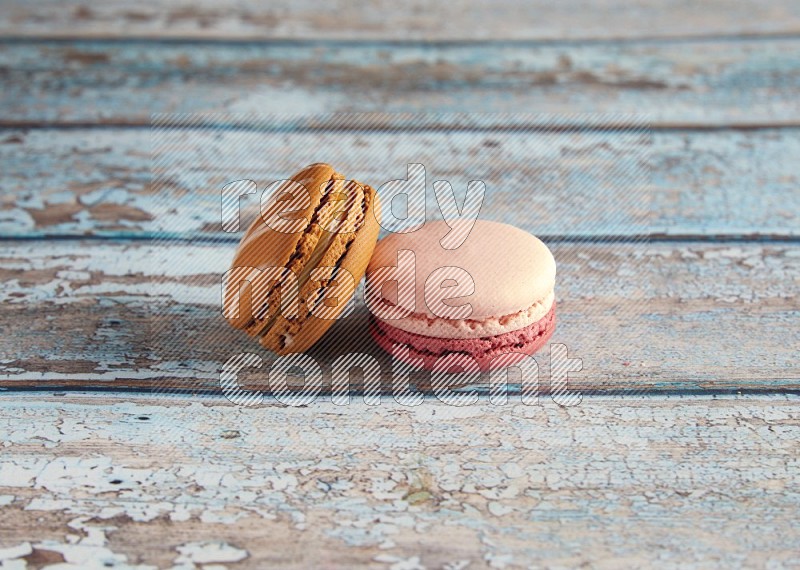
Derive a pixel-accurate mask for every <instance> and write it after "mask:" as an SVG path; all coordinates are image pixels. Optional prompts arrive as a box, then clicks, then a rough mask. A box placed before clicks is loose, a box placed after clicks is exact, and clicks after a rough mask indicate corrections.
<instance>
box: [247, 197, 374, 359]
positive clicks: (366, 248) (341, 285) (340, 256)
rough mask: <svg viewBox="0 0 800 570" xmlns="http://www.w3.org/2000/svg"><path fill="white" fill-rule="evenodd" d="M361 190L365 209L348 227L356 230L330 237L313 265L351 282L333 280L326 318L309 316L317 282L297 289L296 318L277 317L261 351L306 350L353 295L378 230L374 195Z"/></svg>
mask: <svg viewBox="0 0 800 570" xmlns="http://www.w3.org/2000/svg"><path fill="white" fill-rule="evenodd" d="M362 188H363V195H364V208H365V209H364V211H363V213H362V215H361V216H360V217H359V219H358V220H357V221H356V223H357V226H352V225H351V226H350V227H353V228H354V229H355V230H356V231H354V232H346V231H342V232H340V233H338V234H336V235H334V236H333V240H332V241H331V244H330V246H329V247H328V250H327V251H326V252H325V255H324V256H323V258H322V260H321V261H320V263H319V264H318V265H317V267H337V268H340V269H341V270H345V271H348V272H349V273H350V274H351V275H352V276H353V279H352V280H346V279H340V280H337V283H338V286H337V287H336V289H335V297H336V300H337V303H336V305H335V307H332V308H330V310H329V311H328V312H327V315H326V317H330V318H320V317H317V316H315V315H314V314H310V311H311V306H310V305H311V304H312V303H313V300H314V298H315V293H316V291H317V290H318V288H319V283H317V282H313V281H311V280H310V281H309V282H308V283H307V284H306V285H305V287H303V289H302V290H301V294H300V298H301V299H304V300H305V301H304V302H303V304H302V305H301V307H300V316H299V317H298V318H297V319H287V318H285V317H284V316H282V315H281V316H278V318H277V320H276V321H275V324H274V325H273V326H272V327H271V328H270V329H269V331H267V332H266V334H265V335H264V336H263V337H262V338H261V344H262V345H263V346H264V347H265V348H267V349H269V350H272V351H273V352H276V353H277V354H280V355H283V354H289V353H296V352H304V351H306V350H308V349H309V348H311V346H312V345H314V343H316V342H317V340H319V339H320V338H321V337H322V335H323V334H325V332H326V331H327V330H328V329H329V328H330V327H331V326H332V325H333V323H334V322H335V321H336V318H337V317H338V316H339V315H340V314H341V313H342V311H344V309H345V308H346V307H347V303H348V302H349V300H350V299H351V298H352V297H353V295H354V294H355V289H356V287H357V286H358V283H359V281H361V279H362V278H363V277H364V274H365V273H366V270H367V266H368V264H369V260H370V259H371V257H372V252H373V251H374V249H375V243H376V242H377V240H378V233H379V231H380V225H379V223H378V220H380V203H379V201H378V194H377V192H375V190H374V189H373V188H372V187H370V186H367V185H363V186H362ZM347 229H349V228H347ZM343 230H345V228H343ZM325 233H328V232H325ZM334 279H335V277H334ZM309 301H310V302H309ZM287 340H289V342H287Z"/></svg>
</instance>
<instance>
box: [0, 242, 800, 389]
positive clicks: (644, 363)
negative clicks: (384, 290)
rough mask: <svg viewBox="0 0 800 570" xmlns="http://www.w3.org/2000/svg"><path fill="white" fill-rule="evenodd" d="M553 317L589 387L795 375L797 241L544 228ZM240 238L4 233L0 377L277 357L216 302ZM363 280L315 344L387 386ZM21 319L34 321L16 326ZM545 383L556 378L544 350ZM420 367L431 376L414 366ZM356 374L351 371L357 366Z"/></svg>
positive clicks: (132, 374)
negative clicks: (343, 313)
mask: <svg viewBox="0 0 800 570" xmlns="http://www.w3.org/2000/svg"><path fill="white" fill-rule="evenodd" d="M549 245H550V247H551V248H552V250H553V252H554V255H555V257H556V260H557V263H558V268H559V270H558V271H559V273H558V284H557V299H558V303H559V304H558V319H559V321H558V323H559V324H558V329H557V331H556V334H555V336H554V337H553V340H552V342H553V343H564V344H566V345H567V347H568V349H569V354H570V357H573V358H581V359H582V360H583V371H581V372H578V373H573V374H572V375H571V377H570V378H571V379H570V385H571V386H572V387H573V388H574V389H576V390H580V391H581V392H584V393H590V392H599V393H614V392H624V393H629V394H634V393H640V392H674V391H678V392H686V391H694V390H712V391H714V390H716V391H733V390H737V389H743V390H767V391H776V390H789V389H792V390H796V389H800V367H798V362H797V350H796V347H797V346H798V345H800V327H798V326H797V324H798V318H800V297H799V296H798V290H800V251H799V250H798V247H797V246H796V245H791V244H785V245H780V244H774V245H769V244H760V245H756V244H741V245H724V244H708V243H652V244H650V245H649V246H647V245H645V244H639V243H628V244H626V243H573V242H551V243H549ZM234 248H235V244H223V245H219V244H216V245H215V244H189V243H173V244H169V243H160V244H155V245H153V244H148V243H147V242H133V243H131V242H124V241H123V242H109V243H103V242H97V241H93V242H71V241H58V242H40V241H30V242H13V241H12V242H7V243H6V245H5V248H4V252H3V255H2V259H0V267H1V268H2V270H1V271H2V274H0V280H1V281H2V282H3V294H2V301H3V302H2V306H1V307H0V335H2V338H3V339H4V340H3V344H2V354H1V355H0V356H1V360H2V364H0V373H1V374H2V380H0V385H1V386H3V387H6V388H14V387H17V388H19V387H23V386H29V387H47V386H52V387H59V386H63V387H73V388H75V387H105V388H125V387H127V388H141V389H159V388H169V389H180V390H189V391H192V390H197V391H208V390H211V391H215V390H216V391H219V388H220V383H219V378H220V377H219V371H220V369H221V367H222V365H223V364H224V363H225V362H226V361H227V360H228V359H229V358H230V357H232V356H234V355H236V354H239V353H241V352H255V353H257V354H259V355H261V356H262V357H263V361H264V366H263V368H261V369H251V370H247V371H244V372H243V373H242V375H241V383H242V384H243V385H245V386H248V387H251V388H253V389H257V390H264V389H266V388H268V386H269V375H268V368H269V366H270V365H271V363H272V361H273V358H272V356H271V355H269V354H268V353H266V352H264V351H263V350H262V349H260V347H258V345H256V344H255V343H254V342H253V340H252V339H251V338H249V337H247V336H246V335H244V334H243V333H240V332H239V331H234V330H233V329H231V328H230V327H229V326H228V325H227V323H226V322H225V321H224V319H223V318H222V315H221V308H220V302H221V301H220V299H221V278H220V276H221V274H222V273H223V272H224V271H225V270H227V269H228V267H229V263H230V260H231V259H232V257H233V251H234ZM362 297H363V296H362V295H361V293H359V294H358V295H357V296H356V299H357V303H356V306H355V308H354V311H353V314H351V315H350V316H348V317H346V318H343V319H342V320H340V321H339V322H338V323H336V324H335V325H334V327H333V328H332V329H331V330H330V331H329V333H328V334H327V335H326V337H325V339H323V341H322V342H321V343H319V344H318V345H317V346H315V347H314V348H313V349H312V350H311V351H310V352H309V353H308V354H309V355H310V356H311V357H312V358H314V359H316V360H317V361H318V362H319V364H320V365H321V366H322V368H323V373H324V375H325V381H326V382H330V368H329V367H330V365H331V363H332V362H333V361H334V359H336V358H337V357H339V356H342V355H344V354H348V353H357V352H363V353H366V354H372V355H374V356H375V357H376V358H377V359H378V361H379V363H380V366H381V371H382V374H383V376H382V377H383V380H384V387H385V388H387V389H388V388H389V387H391V379H392V369H391V361H390V359H389V358H388V357H387V356H386V355H384V354H382V353H381V352H380V351H379V350H378V349H377V347H376V346H375V344H374V343H373V341H372V340H371V338H370V337H369V335H368V333H367V331H366V322H367V318H368V312H367V311H366V310H365V308H364V307H363V305H362V303H361V301H362ZM22 323H24V326H21V325H22ZM537 360H538V361H539V363H540V367H541V370H540V377H539V378H540V382H539V384H540V389H541V392H542V393H544V392H546V391H548V390H549V358H548V354H547V353H544V354H541V355H539V356H538V357H537ZM412 380H414V381H415V382H422V383H425V382H426V381H427V380H428V376H427V375H424V374H421V375H419V376H416V377H414V378H412ZM353 386H354V387H357V386H358V384H357V381H356V379H354V384H353Z"/></svg>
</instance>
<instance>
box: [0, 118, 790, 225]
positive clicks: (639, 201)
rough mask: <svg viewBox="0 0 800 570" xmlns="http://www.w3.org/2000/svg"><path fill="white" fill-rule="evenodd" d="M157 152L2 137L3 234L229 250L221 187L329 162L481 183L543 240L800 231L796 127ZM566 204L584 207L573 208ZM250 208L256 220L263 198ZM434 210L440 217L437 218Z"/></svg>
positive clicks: (185, 140)
mask: <svg viewBox="0 0 800 570" xmlns="http://www.w3.org/2000/svg"><path fill="white" fill-rule="evenodd" d="M152 140H153V138H152V137H151V133H150V132H149V130H144V129H77V130H63V129H34V130H30V131H24V130H16V129H7V130H4V131H0V141H2V144H0V160H2V162H3V165H4V168H3V169H2V172H0V187H2V189H3V194H2V195H1V196H0V200H1V202H0V234H2V235H4V236H15V237H31V236H69V235H72V236H76V235H78V236H80V235H105V236H121V235H155V234H156V233H159V234H166V235H170V236H174V237H181V236H182V237H191V236H205V237H206V238H224V239H227V240H236V239H238V236H237V235H235V234H222V235H220V234H221V232H220V231H219V230H220V206H219V196H220V189H221V188H222V186H223V185H224V184H226V183H227V182H229V181H231V180H238V179H242V178H250V179H253V180H254V181H255V182H257V184H258V185H259V188H260V189H263V188H265V187H266V186H267V185H268V183H269V182H271V181H273V180H279V179H282V178H284V177H285V176H287V175H288V174H289V173H291V172H294V171H295V170H297V169H298V168H300V167H301V166H303V165H305V164H307V163H311V162H317V161H320V160H327V161H329V162H331V163H332V164H334V165H336V166H337V167H338V168H340V169H341V170H342V171H343V172H345V173H347V174H348V175H349V176H352V177H353V178H355V179H357V180H362V181H364V182H368V183H370V184H373V185H375V186H378V185H380V184H383V183H384V182H386V181H388V180H391V179H394V178H403V177H405V176H406V164H407V163H409V162H421V163H423V164H424V165H426V168H427V171H426V172H427V185H428V194H429V197H432V194H433V193H432V192H431V184H432V182H433V181H434V180H436V179H439V178H445V179H450V180H451V182H452V183H453V186H454V188H455V189H456V191H457V193H459V194H458V195H459V196H460V193H461V192H463V185H464V184H466V182H467V180H468V179H481V180H484V181H485V182H486V184H487V198H486V206H485V208H484V210H483V211H484V215H488V216H490V217H492V218H494V219H500V220H504V221H506V222H508V223H512V224H515V225H517V226H520V227H523V228H526V229H528V230H530V231H533V232H534V233H536V234H539V235H553V236H566V235H568V234H573V235H576V234H582V235H609V234H612V235H632V234H638V233H648V232H651V233H653V234H664V235H673V236H674V235H678V236H686V235H689V236H714V235H719V236H729V237H730V236H748V235H750V236H769V237H773V238H780V237H792V236H794V237H796V236H797V235H798V228H800V194H798V192H797V187H798V184H800V163H798V161H797V156H800V129H765V130H759V131H752V132H739V131H719V132H716V131H715V132H695V131H685V132H655V133H652V136H647V135H646V134H643V135H642V136H641V137H639V136H636V135H632V134H624V133H623V134H621V135H618V134H615V133H613V132H596V133H595V132H590V133H583V134H580V133H537V132H535V131H532V132H522V133H520V132H516V133H515V132H482V131H479V130H476V131H474V132H452V133H447V132H444V133H442V132H435V131H433V132H384V131H376V132H372V131H366V132H353V133H341V132H314V133H297V132H295V133H285V132H238V131H235V132H222V131H217V130H213V129H208V130H182V131H175V134H174V135H173V134H171V131H169V132H167V133H166V134H164V135H160V138H159V139H158V140H159V141H160V143H159V144H158V145H156V146H154V144H153V143H152V142H151V141H152ZM167 143H170V144H171V145H172V146H170V144H167ZM441 148H447V149H448V152H447V153H443V152H440V149H441ZM154 152H155V154H156V155H157V158H158V164H156V163H155V162H154V158H153V155H154ZM155 166H158V168H154V167H155ZM151 169H152V170H153V171H154V172H153V173H152V174H151ZM153 175H155V176H157V178H156V180H155V182H156V184H151V181H152V176H153ZM643 190H647V192H646V193H644V194H643V192H642V191H643ZM565 195H568V196H569V197H570V199H571V200H572V201H571V202H570V204H583V207H577V206H576V207H574V208H573V207H569V208H564V207H563V204H564V196H565ZM609 197H612V198H613V197H616V198H615V199H612V198H609ZM241 203H242V206H243V209H245V210H252V209H253V207H255V208H257V207H258V196H251V197H249V198H243V199H242V201H241ZM590 207H591V208H593V209H592V210H590V209H589V208H590ZM429 210H430V215H432V216H433V215H436V213H437V212H438V207H437V206H436V205H435V203H434V204H430V209H429ZM533 213H535V215H532V214H533Z"/></svg>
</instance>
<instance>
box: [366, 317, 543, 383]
mask: <svg viewBox="0 0 800 570" xmlns="http://www.w3.org/2000/svg"><path fill="white" fill-rule="evenodd" d="M555 328H556V304H555V303H553V306H552V307H551V308H550V311H548V313H547V314H546V315H545V316H544V317H542V318H541V319H540V320H538V321H536V322H535V323H532V324H530V325H528V326H527V327H523V328H521V329H519V330H515V331H511V332H507V333H503V334H499V335H495V336H488V337H482V338H436V337H431V336H424V335H420V334H415V333H410V332H406V331H404V330H401V329H398V328H396V327H393V326H392V325H390V324H388V323H386V322H384V321H380V320H378V319H376V318H374V317H373V318H371V319H370V327H369V330H370V334H371V335H372V338H373V339H375V342H377V343H378V346H380V347H381V348H382V349H383V350H385V351H386V352H388V353H389V354H394V347H395V346H396V345H400V346H401V347H402V348H407V349H408V350H400V351H398V353H397V354H396V357H397V358H398V359H400V360H402V361H403V362H405V363H407V364H410V365H412V366H415V367H417V368H422V369H424V370H433V368H434V365H435V364H436V362H437V361H438V360H439V359H440V358H442V357H443V356H447V355H449V354H465V355H468V356H470V357H472V358H473V359H474V360H475V362H477V364H478V366H479V367H480V369H481V370H484V371H486V370H495V369H499V368H506V367H508V366H511V365H513V364H516V363H518V362H520V361H522V360H523V359H524V358H526V357H527V356H530V355H532V354H534V353H535V352H537V351H538V350H539V349H540V348H542V346H544V345H545V343H547V341H548V340H550V337H551V336H552V335H553V332H554V331H555Z"/></svg>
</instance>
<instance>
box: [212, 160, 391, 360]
mask: <svg viewBox="0 0 800 570" xmlns="http://www.w3.org/2000/svg"><path fill="white" fill-rule="evenodd" d="M291 180H292V181H293V182H298V183H300V184H302V185H303V186H304V187H305V189H306V191H307V196H308V203H307V204H302V203H300V204H301V205H302V206H303V207H302V208H299V207H297V205H298V200H297V193H294V194H295V198H294V200H292V202H294V205H292V204H288V203H287V202H285V201H282V200H280V198H282V195H284V194H285V192H284V190H289V189H290V188H289V187H290V185H289V184H284V185H283V186H281V187H280V188H279V189H278V190H277V191H276V193H275V195H273V196H272V197H271V199H270V202H269V203H268V204H267V209H266V211H265V212H264V214H263V216H259V217H258V218H257V219H256V220H255V221H254V222H253V224H252V225H251V226H250V228H249V229H248V231H247V233H246V234H245V236H244V237H243V239H242V241H241V243H240V245H239V248H238V250H237V253H236V256H235V258H234V261H233V264H232V266H233V267H234V268H243V269H242V270H241V272H240V273H238V274H237V273H234V277H232V278H231V279H229V283H228V286H227V287H226V290H225V299H224V303H225V306H226V308H228V307H231V306H234V304H235V303H238V307H239V315H238V316H236V317H229V318H228V320H229V322H230V323H231V324H232V325H233V326H234V327H236V328H240V329H244V330H245V331H246V332H247V333H248V334H250V335H252V336H257V337H260V338H259V342H260V343H261V344H262V345H263V346H264V347H265V348H268V349H270V350H273V351H274V352H277V353H278V354H288V353H292V352H302V351H304V350H307V349H308V348H310V347H311V346H312V345H313V344H314V343H315V342H316V341H317V340H319V338H320V337H321V336H322V335H323V334H324V333H325V331H326V330H327V329H328V328H330V326H331V325H332V324H333V322H334V321H335V319H336V317H337V316H338V315H339V314H340V313H341V312H342V311H343V310H344V309H345V308H346V307H347V303H348V302H349V300H350V299H351V298H352V296H353V294H354V293H355V288H356V286H357V285H358V282H359V281H360V280H361V278H362V277H363V276H364V273H365V272H366V269H367V265H368V264H369V260H370V258H371V256H372V252H373V250H374V249H375V244H376V243H377V239H378V232H379V230H380V226H379V220H380V206H379V203H378V200H377V193H376V192H375V190H374V189H373V188H371V187H370V186H368V185H363V184H360V183H358V182H355V181H349V182H347V184H348V185H347V186H345V185H344V184H345V182H344V180H345V177H344V176H343V175H341V174H339V173H337V172H336V171H335V170H334V169H333V167H331V166H330V165H328V164H323V163H318V164H312V165H310V166H308V167H306V168H304V169H303V170H302V171H300V172H298V173H297V174H296V175H295V176H293V177H292V179H291ZM336 181H342V182H341V184H342V186H337V185H336V184H334V183H335V182H336ZM341 197H344V198H345V199H344V201H343V200H342V199H341ZM301 198H304V196H301ZM287 210H289V211H293V212H294V211H295V210H296V213H293V214H292V215H291V217H290V218H291V219H299V220H302V221H303V222H304V224H303V223H300V224H299V225H300V227H299V231H293V232H286V231H278V230H276V229H273V228H271V227H269V226H268V225H267V224H266V223H265V222H264V220H265V219H273V218H272V216H274V215H275V214H276V213H281V212H285V211H287ZM279 219H286V217H283V218H279ZM329 230H330V231H329ZM321 267H328V268H331V267H336V268H338V269H342V270H346V271H348V272H349V273H350V274H351V275H352V276H353V280H352V281H350V280H348V279H336V277H335V275H334V274H333V273H331V272H328V275H334V276H333V279H334V280H335V281H337V283H338V285H339V286H338V287H336V289H335V294H333V295H331V296H335V298H336V301H337V302H336V304H335V306H334V307H330V306H329V305H327V304H326V307H327V309H326V310H325V318H318V317H317V316H316V315H314V314H312V313H311V308H312V307H314V305H315V304H316V302H317V296H318V295H317V293H318V290H319V288H320V283H319V280H318V279H316V280H315V279H313V278H312V276H314V275H313V270H314V269H316V268H321ZM247 268H255V269H260V270H264V269H267V268H278V269H279V271H286V272H287V273H288V272H289V271H291V272H292V273H294V275H295V276H297V283H298V285H299V288H300V290H299V295H297V297H293V296H292V295H289V296H284V292H285V291H286V287H285V286H284V285H285V282H281V286H277V284H275V283H273V282H270V281H269V280H268V279H267V278H265V277H263V276H262V275H258V274H256V272H255V271H251V276H250V283H251V286H250V287H241V291H242V294H241V298H239V294H240V282H239V280H240V279H241V275H243V274H246V273H247V271H248V269H247ZM341 275H344V274H343V273H341ZM317 277H318V276H317ZM254 292H255V293H254ZM325 298H326V299H327V298H328V295H326V297H325ZM287 299H289V304H290V305H291V307H292V308H294V307H295V306H296V305H295V303H296V302H297V300H299V307H298V310H297V312H296V314H287V313H286V312H282V311H281V307H280V305H281V304H282V303H286V302H287ZM251 305H255V306H256V309H257V310H256V312H253V311H252V310H251ZM254 315H255V317H254Z"/></svg>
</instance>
